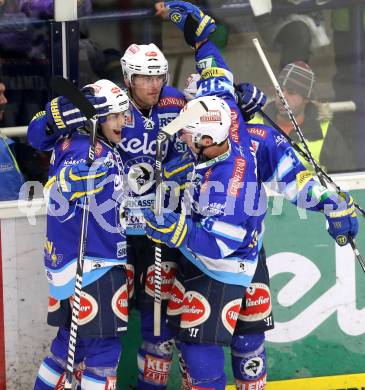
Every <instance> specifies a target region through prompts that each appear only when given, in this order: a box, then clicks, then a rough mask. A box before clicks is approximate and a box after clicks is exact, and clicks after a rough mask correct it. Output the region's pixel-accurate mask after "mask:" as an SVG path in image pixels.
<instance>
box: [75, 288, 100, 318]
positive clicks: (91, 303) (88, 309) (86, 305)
mask: <svg viewBox="0 0 365 390" xmlns="http://www.w3.org/2000/svg"><path fill="white" fill-rule="evenodd" d="M69 300H70V306H71V307H72V304H73V300H74V297H73V296H72V297H70V299H69ZM98 310H99V306H98V303H97V302H96V300H95V299H94V298H93V297H92V296H91V295H90V294H88V293H86V292H85V291H81V296H80V313H79V325H85V324H87V323H89V322H90V321H92V320H93V319H94V318H95V317H96V315H97V314H98Z"/></svg>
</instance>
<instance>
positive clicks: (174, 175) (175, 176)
mask: <svg viewBox="0 0 365 390" xmlns="http://www.w3.org/2000/svg"><path fill="white" fill-rule="evenodd" d="M193 171H194V158H193V156H192V155H191V154H190V153H189V152H186V153H184V154H183V155H181V156H178V157H175V158H174V159H172V160H171V161H169V162H168V163H167V164H165V166H164V170H163V180H164V181H174V182H176V183H177V184H178V185H179V187H180V189H184V188H185V187H186V184H187V182H188V181H189V177H188V176H189V174H191V173H192V172H193Z"/></svg>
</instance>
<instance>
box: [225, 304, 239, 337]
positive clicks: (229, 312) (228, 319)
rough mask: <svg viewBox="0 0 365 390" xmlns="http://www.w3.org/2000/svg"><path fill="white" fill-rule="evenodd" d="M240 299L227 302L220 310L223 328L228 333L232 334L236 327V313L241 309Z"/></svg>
mask: <svg viewBox="0 0 365 390" xmlns="http://www.w3.org/2000/svg"><path fill="white" fill-rule="evenodd" d="M241 303H242V299H235V300H233V301H230V302H228V303H227V304H226V305H225V306H224V307H223V310H222V314H221V318H222V322H223V325H224V327H225V328H226V329H227V330H228V332H229V333H231V334H233V332H234V329H235V327H236V323H237V319H238V313H239V311H240V309H241Z"/></svg>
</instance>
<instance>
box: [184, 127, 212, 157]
mask: <svg viewBox="0 0 365 390" xmlns="http://www.w3.org/2000/svg"><path fill="white" fill-rule="evenodd" d="M179 137H180V139H181V141H182V142H184V143H185V144H186V145H188V147H189V149H190V150H191V151H192V152H193V153H194V154H195V155H197V154H198V153H199V152H200V149H199V148H198V147H197V145H196V144H195V143H194V142H193V136H192V134H191V133H190V132H189V131H186V130H182V131H181V133H180V136H179ZM212 143H213V141H212V139H211V138H210V137H206V136H204V137H203V138H202V139H201V140H200V145H201V146H205V147H207V146H211V145H212ZM213 148H214V146H213V147H211V148H209V149H205V150H203V155H204V156H206V157H208V158H214V157H215V156H214V153H215V149H213Z"/></svg>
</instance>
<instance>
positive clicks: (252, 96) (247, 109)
mask: <svg viewBox="0 0 365 390" xmlns="http://www.w3.org/2000/svg"><path fill="white" fill-rule="evenodd" d="M236 94H237V97H238V105H239V107H240V109H241V113H242V115H243V117H244V119H245V121H249V120H250V119H251V118H252V117H253V116H254V115H255V113H256V112H257V111H260V110H261V109H262V107H263V106H264V105H265V103H266V96H265V94H264V93H263V92H262V91H260V90H259V89H258V88H257V87H256V86H255V85H254V84H250V83H242V84H238V86H237V88H236Z"/></svg>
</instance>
